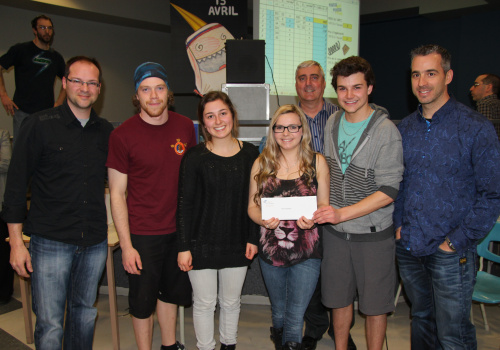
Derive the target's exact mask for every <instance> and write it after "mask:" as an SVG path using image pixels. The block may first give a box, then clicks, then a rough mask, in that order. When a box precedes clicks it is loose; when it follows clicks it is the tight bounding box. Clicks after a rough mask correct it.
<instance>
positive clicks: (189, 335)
mask: <svg viewBox="0 0 500 350" xmlns="http://www.w3.org/2000/svg"><path fill="white" fill-rule="evenodd" d="M18 293H19V292H18V291H17V290H16V294H15V295H14V296H15V297H16V298H19V294H18ZM127 306H128V304H127V298H126V297H124V296H118V313H119V315H120V320H119V322H120V345H121V347H120V348H121V349H122V350H129V349H130V350H132V349H136V345H135V339H134V332H133V329H132V322H131V319H130V317H129V316H128V314H127ZM98 309H99V318H98V320H97V327H96V334H95V341H94V349H99V350H100V349H112V348H113V347H112V342H111V327H110V321H109V304H108V296H107V295H104V294H101V295H99V300H98ZM486 309H487V315H488V321H489V323H490V331H489V332H486V331H485V330H484V327H483V323H482V317H481V311H480V309H479V306H478V305H475V306H474V320H475V322H476V326H477V337H478V349H480V350H500V307H499V306H487V307H486ZM185 316H186V319H185V337H186V341H185V343H186V347H187V349H189V350H196V339H195V336H194V329H193V323H192V308H188V309H186V312H185ZM270 323H271V312H270V306H266V305H249V304H245V305H243V306H242V312H241V317H240V324H239V333H238V349H239V350H251V349H259V350H260V349H269V350H271V349H274V348H273V345H272V343H271V341H270V340H269V326H270ZM0 328H2V329H4V330H5V331H6V332H8V333H10V334H11V335H13V336H14V337H16V338H17V339H19V340H21V341H23V342H25V340H26V339H25V337H24V323H23V318H22V311H21V309H19V310H16V311H13V312H10V313H7V314H4V315H0ZM216 329H217V325H216ZM352 335H353V338H354V340H355V342H356V344H357V346H358V349H359V350H364V349H366V341H365V338H364V319H363V317H362V316H357V318H356V325H355V327H354V328H353V330H352ZM409 337H410V320H409V308H408V306H407V305H406V304H405V303H404V302H400V303H399V304H398V307H397V310H396V313H395V315H394V316H392V317H389V323H388V327H387V341H388V344H387V345H388V347H387V348H388V349H392V350H401V349H410V345H409ZM160 342H161V339H160V332H159V328H158V324H156V323H155V332H154V340H153V349H159V348H160ZM31 347H32V348H33V349H34V348H35V347H34V346H31ZM0 348H1V349H3V350H9V349H4V348H3V347H2V345H1V344H0ZM384 348H385V346H384ZM317 349H318V350H327V349H334V347H333V342H332V340H331V339H330V338H329V337H328V336H326V337H325V338H323V339H322V340H321V341H320V342H319V343H318V347H317Z"/></svg>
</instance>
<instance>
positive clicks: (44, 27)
mask: <svg viewBox="0 0 500 350" xmlns="http://www.w3.org/2000/svg"><path fill="white" fill-rule="evenodd" d="M38 28H40V29H41V30H54V27H52V26H38Z"/></svg>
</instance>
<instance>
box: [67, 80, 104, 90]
mask: <svg viewBox="0 0 500 350" xmlns="http://www.w3.org/2000/svg"><path fill="white" fill-rule="evenodd" d="M66 80H67V81H69V82H71V83H73V84H77V85H80V86H81V87H83V85H85V84H87V86H88V88H89V89H97V88H99V87H101V83H98V82H96V81H83V80H80V79H70V78H66Z"/></svg>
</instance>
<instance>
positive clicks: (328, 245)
mask: <svg viewBox="0 0 500 350" xmlns="http://www.w3.org/2000/svg"><path fill="white" fill-rule="evenodd" d="M331 74H332V85H333V87H334V88H335V90H336V91H337V95H338V102H339V105H340V106H341V107H342V109H341V110H339V111H337V112H336V113H335V114H334V115H333V116H332V117H331V118H330V119H329V120H328V123H327V124H326V127H325V156H326V159H327V161H328V165H329V168H330V206H329V207H324V208H321V209H318V210H317V211H316V212H315V213H314V217H313V219H314V221H315V222H316V223H318V224H326V225H325V229H324V230H323V232H324V235H323V245H324V253H323V263H322V266H321V273H322V279H321V284H322V302H323V304H324V305H325V306H326V307H331V308H333V324H334V325H335V343H336V348H337V349H339V350H340V349H347V341H348V336H349V327H350V325H351V318H352V308H353V303H354V300H355V298H356V291H358V294H359V309H360V311H361V312H362V313H364V314H365V315H366V332H367V340H368V348H370V349H382V345H383V342H384V335H385V331H386V326H387V313H389V312H392V311H393V310H394V288H395V285H396V270H395V253H394V249H395V246H394V227H393V224H392V212H393V207H394V206H393V204H392V203H393V202H394V200H395V199H396V196H397V194H398V189H399V183H400V182H401V179H402V175H403V149H402V144H401V136H400V134H399V132H398V130H397V128H396V126H395V125H394V124H393V123H392V122H391V121H390V119H389V118H388V117H389V113H388V112H387V110H386V109H385V108H383V107H380V106H377V105H375V104H369V103H368V97H369V95H370V94H371V92H372V90H373V86H374V84H375V76H374V74H373V71H372V68H371V66H370V64H369V63H368V62H367V61H366V60H365V59H363V58H361V57H349V58H346V59H344V60H342V61H340V62H338V63H337V64H336V65H335V66H334V67H333V69H332V71H331Z"/></svg>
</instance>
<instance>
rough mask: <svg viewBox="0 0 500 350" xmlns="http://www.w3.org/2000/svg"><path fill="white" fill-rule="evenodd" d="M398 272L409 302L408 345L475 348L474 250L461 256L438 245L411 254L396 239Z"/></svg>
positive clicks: (431, 349)
mask: <svg viewBox="0 0 500 350" xmlns="http://www.w3.org/2000/svg"><path fill="white" fill-rule="evenodd" d="M396 256H397V258H398V264H399V273H400V275H401V279H402V280H403V285H404V287H405V291H406V295H407V296H408V298H409V299H410V302H411V316H412V321H411V348H412V349H416V350H417V349H418V350H426V349H429V350H434V349H446V350H452V349H453V350H459V349H474V350H475V349H477V342H476V329H475V327H474V325H472V323H471V322H470V308H471V303H472V292H473V290H474V284H475V281H476V251H475V250H473V251H468V252H466V253H465V254H463V255H462V256H460V255H458V254H457V253H452V252H445V251H442V250H440V249H438V250H437V251H436V252H435V253H434V254H431V255H428V256H423V257H414V256H413V255H411V253H410V251H409V250H407V249H405V247H403V245H402V244H401V243H400V242H397V243H396Z"/></svg>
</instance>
